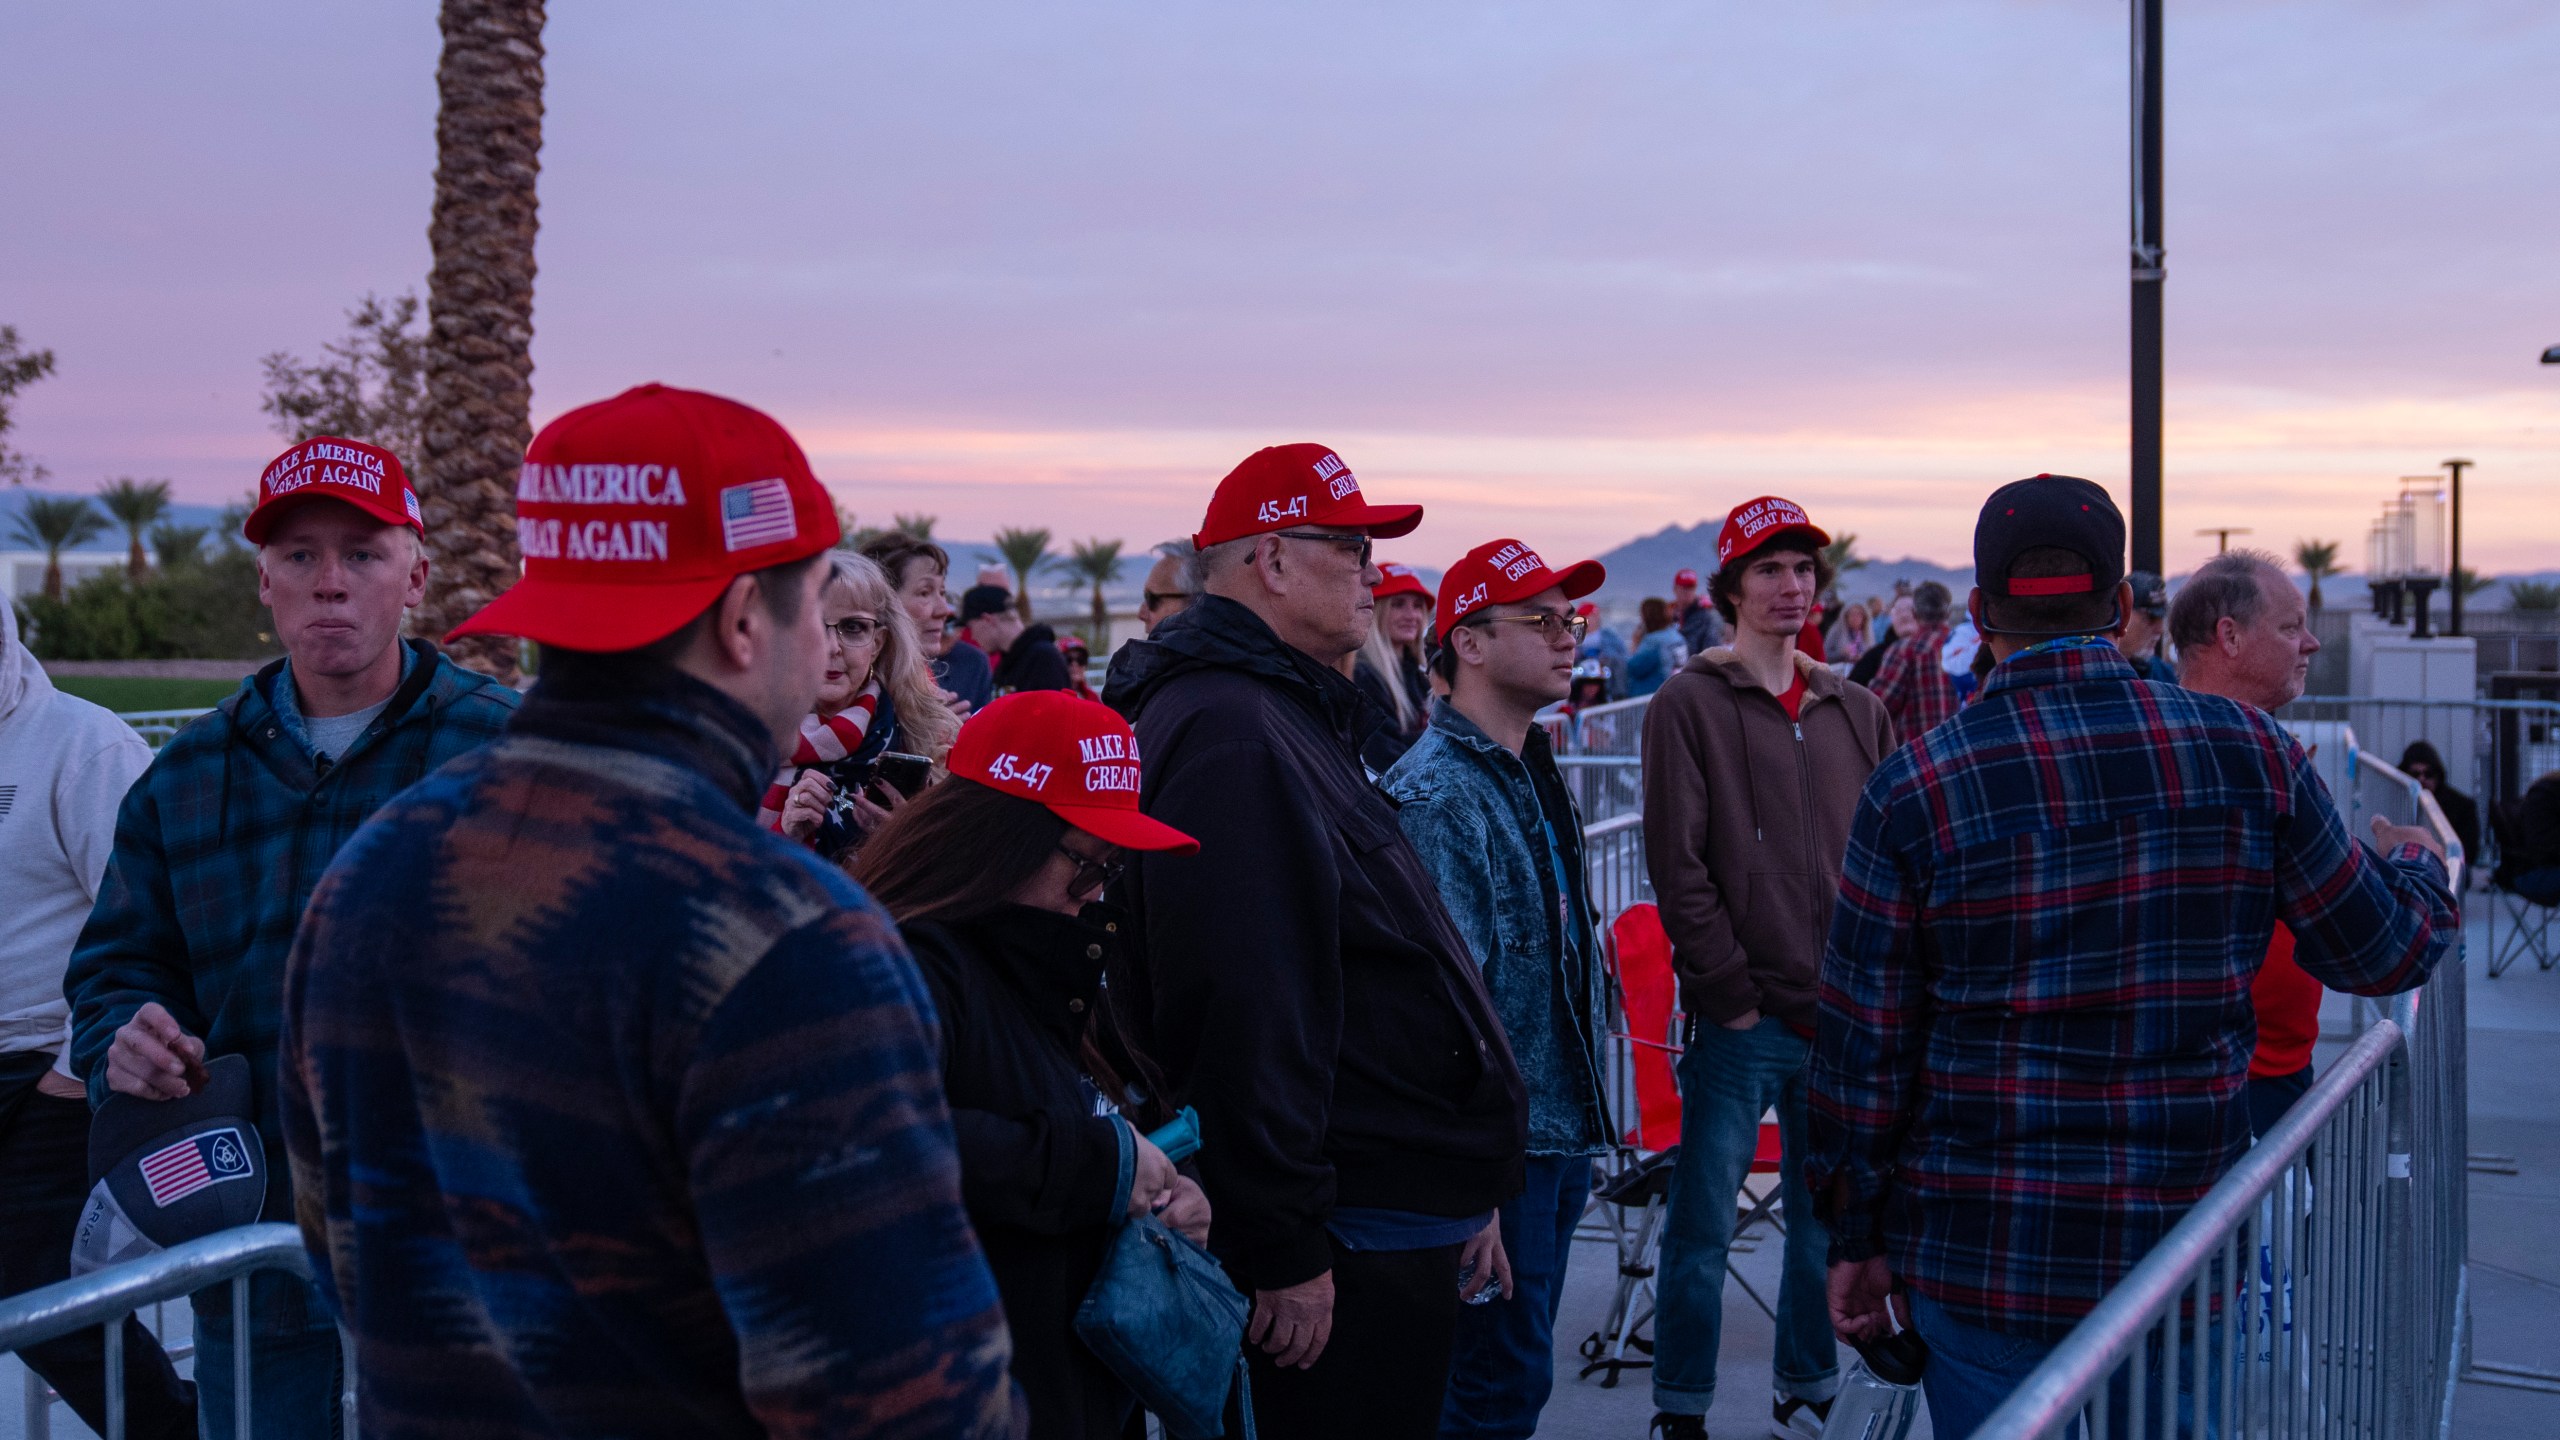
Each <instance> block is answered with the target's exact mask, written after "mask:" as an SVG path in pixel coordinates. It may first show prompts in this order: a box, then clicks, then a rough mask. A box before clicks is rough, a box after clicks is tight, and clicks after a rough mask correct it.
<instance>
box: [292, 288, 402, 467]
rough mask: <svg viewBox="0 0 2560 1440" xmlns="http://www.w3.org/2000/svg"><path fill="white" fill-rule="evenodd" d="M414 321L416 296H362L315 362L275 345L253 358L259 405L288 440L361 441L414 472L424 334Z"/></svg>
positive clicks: (323, 347) (321, 348) (322, 348)
mask: <svg viewBox="0 0 2560 1440" xmlns="http://www.w3.org/2000/svg"><path fill="white" fill-rule="evenodd" d="M417 323H418V297H417V296H415V295H403V296H400V297H399V298H398V299H396V300H389V301H386V300H384V299H383V298H382V297H380V296H378V295H367V296H365V297H364V299H363V300H362V301H361V302H359V303H358V304H357V305H356V308H354V309H353V310H350V311H348V312H347V333H346V334H345V335H342V336H340V337H339V338H338V339H335V340H332V341H330V342H329V343H327V344H326V345H323V346H321V347H320V358H319V359H318V360H316V361H306V360H304V359H303V358H302V357H300V356H298V355H295V354H292V353H291V352H289V351H284V350H278V351H276V352H275V353H274V354H272V355H269V356H267V357H266V358H265V359H264V360H261V361H259V362H258V363H259V365H260V367H261V368H263V369H264V370H265V371H266V387H265V391H264V393H263V394H262V395H261V396H260V397H259V400H258V408H259V409H261V410H264V411H266V412H267V415H268V416H269V418H271V419H272V420H274V422H275V427H276V433H278V434H280V435H282V436H284V438H286V439H287V440H292V441H296V442H300V441H304V440H308V439H310V438H311V437H312V436H314V435H338V436H343V437H345V438H346V439H349V440H362V441H364V442H365V443H366V444H368V445H379V446H381V447H382V448H383V449H385V450H388V451H390V452H391V453H392V454H394V455H397V456H399V457H400V464H401V466H402V468H404V469H407V470H409V471H410V472H411V473H412V474H413V475H414V474H415V472H416V470H417V468H418V452H419V449H420V446H419V440H418V436H419V432H420V430H421V429H422V428H423V427H424V425H425V423H426V415H427V337H426V336H425V335H423V334H421V333H419V332H418V331H417V330H416V329H415V328H414V327H415V326H416V325H417Z"/></svg>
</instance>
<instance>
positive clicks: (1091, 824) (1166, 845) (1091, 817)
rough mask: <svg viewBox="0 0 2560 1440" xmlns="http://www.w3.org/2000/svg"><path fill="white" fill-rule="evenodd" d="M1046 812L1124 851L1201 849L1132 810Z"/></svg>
mask: <svg viewBox="0 0 2560 1440" xmlns="http://www.w3.org/2000/svg"><path fill="white" fill-rule="evenodd" d="M1049 813H1051V814H1053V815H1055V816H1057V817H1058V818H1059V819H1061V820H1064V821H1066V822H1067V823H1068V824H1070V825H1073V826H1074V827H1076V828H1077V829H1079V830H1081V831H1083V832H1084V833H1086V834H1087V835H1091V836H1094V837H1096V838H1098V839H1102V840H1108V841H1110V842H1111V843H1112V844H1114V845H1117V846H1119V847H1120V848H1121V849H1123V850H1150V851H1154V850H1170V851H1173V852H1174V853H1176V854H1180V855H1192V854H1197V853H1198V852H1199V849H1200V842H1199V841H1197V840H1194V839H1192V838H1191V837H1190V836H1188V835H1185V834H1183V833H1182V832H1181V831H1179V830H1176V829H1174V828H1173V827H1172V826H1170V825H1167V824H1166V823H1164V822H1163V821H1161V820H1154V819H1150V818H1148V817H1147V816H1145V815H1142V814H1140V813H1139V812H1137V811H1135V810H1123V809H1120V808H1118V807H1117V806H1107V805H1051V806H1050V807H1049Z"/></svg>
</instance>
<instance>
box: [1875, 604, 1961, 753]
mask: <svg viewBox="0 0 2560 1440" xmlns="http://www.w3.org/2000/svg"><path fill="white" fill-rule="evenodd" d="M1954 598H1955V597H1954V596H1952V595H1950V594H1948V593H1947V587H1946V586H1944V585H1941V584H1939V583H1938V582H1937V581H1935V580H1923V581H1921V582H1920V585H1919V588H1917V589H1915V590H1913V591H1912V592H1911V618H1912V619H1913V621H1915V622H1916V623H1917V624H1918V626H1919V628H1918V629H1916V630H1914V631H1912V632H1911V633H1910V634H1908V635H1905V636H1903V637H1902V638H1901V639H1899V640H1896V641H1894V642H1893V648H1892V649H1890V650H1887V651H1885V652H1884V663H1883V664H1882V665H1879V666H1877V667H1876V683H1875V684H1874V685H1872V686H1870V687H1869V688H1870V689H1872V690H1874V691H1875V693H1876V698H1877V699H1879V700H1881V701H1883V702H1884V713H1886V714H1887V715H1890V716H1892V717H1893V733H1894V734H1896V735H1899V736H1901V737H1902V738H1903V739H1905V740H1916V739H1918V738H1920V737H1921V736H1923V735H1926V734H1928V733H1929V732H1930V731H1932V730H1935V729H1937V728H1938V726H1939V725H1940V724H1941V723H1943V722H1944V721H1945V720H1946V718H1947V717H1948V716H1950V715H1953V714H1954V713H1956V710H1957V708H1958V701H1957V699H1956V682H1955V681H1954V680H1953V679H1951V678H1949V677H1948V675H1947V671H1946V667H1945V666H1944V665H1942V664H1941V663H1939V660H1938V652H1939V651H1941V650H1943V649H1945V648H1946V645H1947V603H1948V602H1949V601H1950V600H1953V599H1954Z"/></svg>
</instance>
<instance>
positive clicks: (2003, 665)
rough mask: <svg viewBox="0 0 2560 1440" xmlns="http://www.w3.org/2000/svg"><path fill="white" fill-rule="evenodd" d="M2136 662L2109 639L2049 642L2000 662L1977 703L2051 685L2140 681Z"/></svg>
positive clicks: (1983, 686) (1986, 682) (1983, 685)
mask: <svg viewBox="0 0 2560 1440" xmlns="http://www.w3.org/2000/svg"><path fill="white" fill-rule="evenodd" d="M2141 678H2142V677H2141V676H2139V675H2137V674H2135V673H2134V669H2133V662H2131V661H2129V660H2127V659H2125V658H2124V652H2123V651H2121V650H2118V649H2117V648H2116V647H2115V645H2114V644H2113V643H2112V642H2110V641H2107V640H2103V639H2097V638H2095V637H2090V639H2089V640H2088V641H2087V642H2085V643H2064V644H2055V643H2053V642H2050V641H2048V642H2047V643H2045V644H2043V645H2038V646H2035V647H2034V648H2032V649H2028V650H2021V651H2019V652H2018V653H2017V654H2015V655H2012V656H2010V657H2009V658H2008V659H2006V660H2003V661H2001V662H2000V664H1999V666H1998V667H1997V668H1995V669H1994V670H1993V671H1992V672H1991V678H1990V679H1988V680H1985V681H1983V682H1982V693H1981V694H1980V695H1979V696H1977V697H1976V699H1977V702H1979V701H1981V700H1988V699H1990V698H1991V697H1992V696H1994V695H1998V694H2001V693H2002V692H2004V691H2009V690H2028V689H2035V688H2038V687H2042V686H2048V685H2074V684H2078V683H2080V682H2082V681H2089V680H2117V681H2123V680H2138V679H2141Z"/></svg>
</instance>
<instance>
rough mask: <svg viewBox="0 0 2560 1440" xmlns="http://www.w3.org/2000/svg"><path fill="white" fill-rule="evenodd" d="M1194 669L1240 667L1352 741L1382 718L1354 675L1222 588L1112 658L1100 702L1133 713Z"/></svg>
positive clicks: (1193, 602)
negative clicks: (1312, 655)
mask: <svg viewBox="0 0 2560 1440" xmlns="http://www.w3.org/2000/svg"><path fill="white" fill-rule="evenodd" d="M1194 670H1238V671H1242V672H1244V673H1245V674H1248V675H1251V676H1253V677H1254V678H1255V679H1258V680H1260V681H1262V682H1263V683H1264V684H1267V685H1270V686H1272V687H1273V688H1275V689H1278V690H1281V691H1283V692H1285V693H1287V694H1288V695H1289V696H1290V697H1291V698H1293V699H1295V700H1297V701H1298V702H1299V703H1300V704H1302V705H1304V706H1306V707H1307V708H1308V709H1309V710H1310V711H1311V712H1313V713H1314V715H1315V716H1316V718H1317V719H1318V720H1319V721H1321V722H1322V723H1323V725H1324V726H1325V728H1326V729H1328V730H1330V731H1332V732H1333V733H1334V734H1335V735H1337V736H1339V737H1341V738H1342V739H1343V741H1344V742H1345V743H1346V744H1349V743H1354V742H1356V741H1357V740H1358V739H1359V738H1360V737H1362V736H1365V735H1367V734H1368V733H1369V732H1370V730H1372V729H1374V728H1376V727H1377V726H1378V725H1380V724H1382V723H1384V721H1383V718H1382V717H1381V716H1380V715H1379V714H1378V708H1377V706H1376V705H1374V704H1372V703H1371V702H1370V700H1369V697H1367V696H1365V695H1363V694H1361V693H1360V687H1359V686H1357V685H1354V684H1353V683H1352V682H1351V680H1350V677H1348V676H1346V675H1343V674H1341V673H1340V672H1339V671H1334V670H1328V669H1326V668H1325V667H1324V666H1322V665H1319V664H1317V663H1316V662H1315V661H1314V660H1312V659H1309V658H1308V657H1307V655H1306V653H1305V652H1304V651H1301V650H1299V649H1298V648H1297V647H1295V646H1293V645H1291V644H1289V643H1288V642H1286V641H1284V640H1282V639H1281V638H1280V637H1279V635H1278V634H1277V633H1275V632H1274V631H1273V630H1272V628H1271V627H1270V626H1269V625H1266V624H1264V623H1263V620H1262V617H1261V616H1259V615H1256V614H1254V613H1253V611H1252V610H1250V609H1248V608H1246V607H1245V606H1244V605H1242V604H1239V603H1238V602H1236V601H1233V600H1230V599H1228V598H1227V597H1225V596H1223V595H1202V596H1200V597H1198V598H1196V599H1194V600H1193V601H1192V602H1191V603H1190V604H1189V605H1188V606H1186V607H1184V608H1183V611H1182V613H1181V614H1179V615H1176V616H1174V617H1173V618H1172V619H1170V620H1167V621H1166V622H1164V623H1163V624H1162V625H1159V626H1157V627H1156V633H1155V634H1153V635H1150V636H1148V637H1147V638H1146V639H1144V640H1132V641H1130V642H1129V643H1128V644H1126V645H1123V646H1121V647H1120V653H1119V654H1117V655H1115V656H1113V657H1112V661H1111V677H1110V680H1109V681H1108V683H1106V684H1105V685H1104V686H1103V691H1102V701H1103V703H1104V704H1106V705H1109V706H1110V707H1111V708H1112V709H1114V710H1117V711H1119V712H1120V713H1121V714H1123V715H1135V714H1136V713H1137V712H1138V708H1139V707H1140V706H1142V705H1144V704H1146V702H1147V699H1148V697H1149V696H1151V695H1153V694H1154V693H1155V692H1156V691H1157V690H1158V689H1161V688H1162V687H1163V686H1164V684H1165V683H1166V682H1167V681H1169V680H1172V679H1173V678H1174V677H1176V676H1179V675H1184V674H1188V673H1190V672H1191V671H1194Z"/></svg>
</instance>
